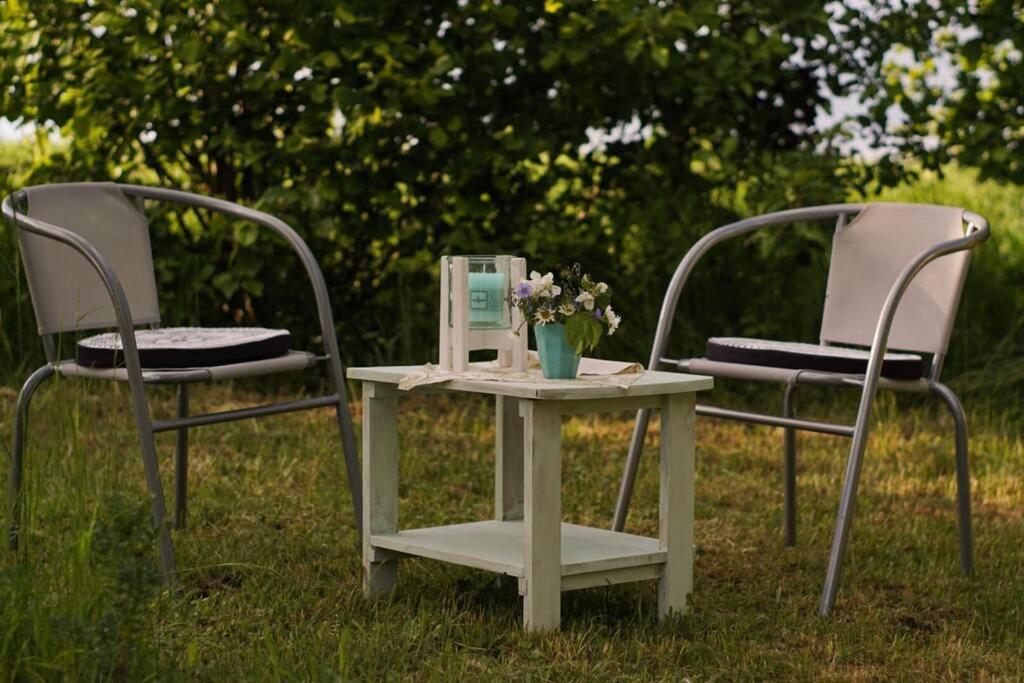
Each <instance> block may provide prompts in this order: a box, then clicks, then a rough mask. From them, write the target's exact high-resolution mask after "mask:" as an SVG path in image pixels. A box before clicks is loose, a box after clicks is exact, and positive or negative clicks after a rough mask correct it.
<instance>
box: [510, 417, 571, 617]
mask: <svg viewBox="0 0 1024 683" xmlns="http://www.w3.org/2000/svg"><path fill="white" fill-rule="evenodd" d="M520 406H521V414H522V416H523V419H524V438H523V446H524V447H523V456H524V457H523V460H524V462H523V472H524V487H523V488H524V496H523V497H524V503H525V504H524V514H523V541H524V543H523V545H524V549H523V552H524V556H523V560H524V562H523V569H524V573H525V577H524V578H525V579H526V595H525V596H524V597H523V626H524V627H525V628H526V629H527V630H529V631H541V630H544V629H557V628H558V627H559V625H560V624H561V617H562V606H561V601H562V462H561V460H562V415H561V413H560V412H559V409H558V406H557V405H556V404H547V405H545V404H544V403H541V402H534V401H521V402H520Z"/></svg>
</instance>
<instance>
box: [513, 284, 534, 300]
mask: <svg viewBox="0 0 1024 683" xmlns="http://www.w3.org/2000/svg"><path fill="white" fill-rule="evenodd" d="M513 293H514V294H515V295H516V296H517V297H519V298H520V299H525V298H526V297H528V296H530V295H531V294H533V287H531V286H530V283H529V282H527V281H526V280H523V281H522V282H520V283H519V284H518V285H516V288H515V289H514V290H513Z"/></svg>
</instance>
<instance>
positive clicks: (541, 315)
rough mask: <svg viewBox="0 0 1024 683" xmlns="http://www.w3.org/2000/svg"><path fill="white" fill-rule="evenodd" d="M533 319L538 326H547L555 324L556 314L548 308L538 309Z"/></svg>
mask: <svg viewBox="0 0 1024 683" xmlns="http://www.w3.org/2000/svg"><path fill="white" fill-rule="evenodd" d="M533 317H534V319H535V320H536V321H537V324H538V325H547V324H548V323H553V322H555V312H554V311H552V310H551V309H550V308H547V307H541V308H538V309H537V312H536V313H535V314H534V316H533Z"/></svg>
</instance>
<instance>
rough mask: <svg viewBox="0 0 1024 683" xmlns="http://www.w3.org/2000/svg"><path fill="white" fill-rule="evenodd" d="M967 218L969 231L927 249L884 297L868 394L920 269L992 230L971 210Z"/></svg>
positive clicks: (873, 346) (866, 384) (866, 386)
mask: <svg viewBox="0 0 1024 683" xmlns="http://www.w3.org/2000/svg"><path fill="white" fill-rule="evenodd" d="M964 221H965V222H967V224H968V226H969V228H968V231H967V234H966V235H964V236H963V237H959V238H957V239H953V240H947V241H945V242H940V243H939V244H936V245H933V246H931V247H929V248H928V249H926V250H924V251H923V252H921V253H920V254H918V255H917V256H916V257H914V260H913V261H911V262H910V264H909V265H907V267H906V268H904V269H903V272H901V273H900V276H899V277H898V278H897V279H896V282H895V283H893V286H892V287H891V288H890V289H889V293H888V295H887V296H886V298H885V304H883V306H882V311H881V313H879V316H878V325H877V326H876V327H875V334H874V337H873V338H872V341H871V355H870V359H869V360H868V368H867V371H866V373H865V378H864V393H865V395H867V394H869V393H870V392H873V391H874V385H875V384H876V383H877V382H878V377H879V375H880V374H881V370H882V360H883V357H884V356H885V352H886V350H887V349H888V345H889V332H890V331H891V330H892V324H893V321H894V320H895V318H896V310H897V309H898V308H899V305H900V301H901V300H902V299H903V295H904V294H905V293H906V291H907V287H909V286H910V283H911V282H912V281H913V279H914V278H915V277H916V276H917V274H918V273H920V272H921V270H923V269H924V267H925V266H927V265H928V264H929V263H931V262H932V261H934V260H935V259H937V258H939V257H941V256H946V255H948V254H953V253H956V252H958V251H964V250H966V249H973V248H975V247H976V246H978V245H979V244H981V243H982V242H984V241H985V240H987V239H988V238H989V234H990V230H989V226H988V221H987V220H985V219H984V218H982V217H981V216H979V215H978V214H976V213H974V212H972V211H964ZM937 374H938V373H937V372H934V368H933V372H932V375H933V376H932V379H934V380H937V379H938V376H937Z"/></svg>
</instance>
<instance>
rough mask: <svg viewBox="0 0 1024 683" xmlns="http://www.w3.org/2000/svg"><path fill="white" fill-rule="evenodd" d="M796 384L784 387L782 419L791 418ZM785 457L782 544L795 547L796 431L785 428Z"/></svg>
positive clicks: (783, 464) (783, 463)
mask: <svg viewBox="0 0 1024 683" xmlns="http://www.w3.org/2000/svg"><path fill="white" fill-rule="evenodd" d="M796 387H797V385H796V384H788V385H786V393H785V394H784V395H783V398H782V415H783V417H793V396H794V395H795V394H796ZM783 445H784V450H785V455H784V457H783V461H782V476H783V479H784V486H785V496H784V501H783V513H782V519H783V522H782V527H783V531H782V535H783V543H784V544H785V545H786V546H787V547H789V546H794V545H796V430H795V429H792V428H789V427H786V428H785V431H784V436H783Z"/></svg>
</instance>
